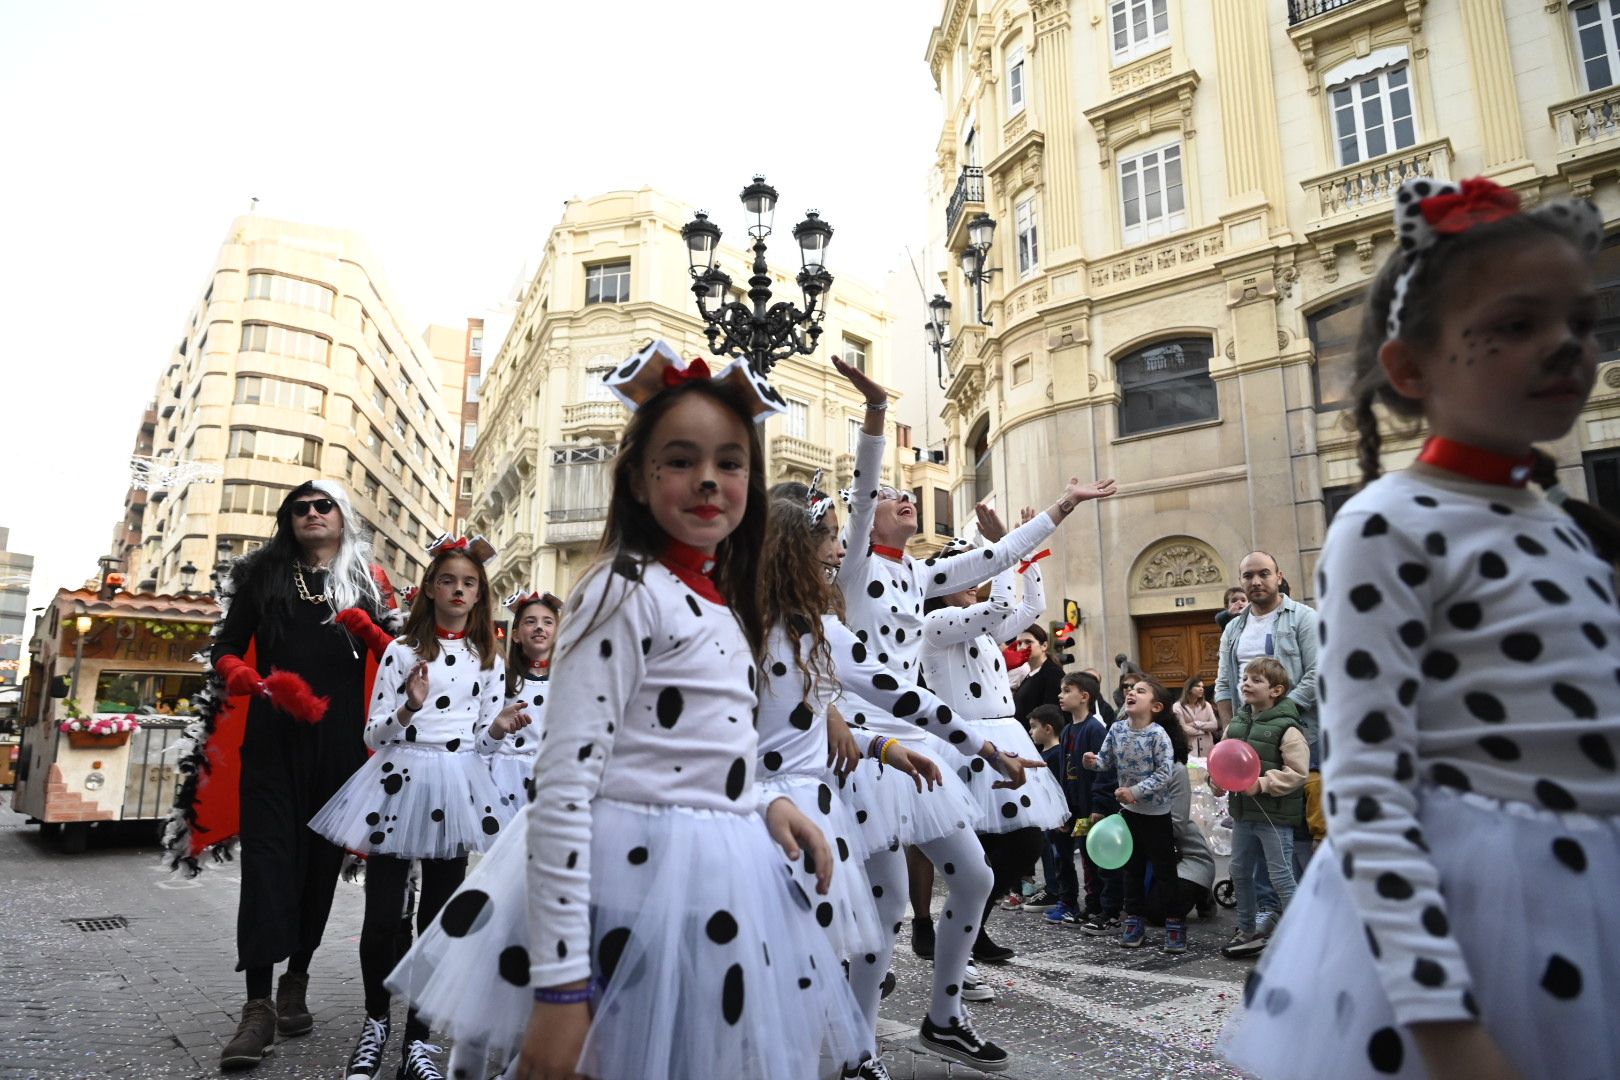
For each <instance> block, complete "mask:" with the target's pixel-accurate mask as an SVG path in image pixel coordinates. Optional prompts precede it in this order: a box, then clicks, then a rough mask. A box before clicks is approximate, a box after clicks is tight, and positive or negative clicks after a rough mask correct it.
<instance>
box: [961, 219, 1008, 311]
mask: <svg viewBox="0 0 1620 1080" xmlns="http://www.w3.org/2000/svg"><path fill="white" fill-rule="evenodd" d="M995 238H996V219H995V218H993V217H991V216H990V215H989V214H984V213H979V214H975V215H974V216H973V219H972V220H971V221H969V222H968V246H967V247H966V248H964V249H963V250H962V277H963V278H965V279H966V280H967V281H968V282H970V283H971V284H972V285H973V307H974V316H975V317H976V318H977V319H978V321H979V325H980V326H989V325H991V323H990V320H989V319H987V318H985V317H984V287H985V286H986V285H987V284H989V283H990V278H991V277H992V276H993V275H995V274H998V273H1000V272H1001V268H1000V267H995V266H990V265H988V264H989V262H990V243H991V241H993V240H994V239H995Z"/></svg>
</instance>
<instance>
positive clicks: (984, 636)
mask: <svg viewBox="0 0 1620 1080" xmlns="http://www.w3.org/2000/svg"><path fill="white" fill-rule="evenodd" d="M973 559H974V553H973V552H971V551H970V552H968V553H967V554H965V555H958V556H956V557H955V558H953V559H950V560H948V562H956V561H957V560H966V561H970V562H971V561H972V560H973ZM1019 581H1022V582H1023V583H1024V595H1023V598H1022V600H1019V599H1018V595H1017V594H1018V583H1019ZM1045 610H1046V593H1045V590H1044V587H1043V583H1042V579H1041V570H1040V566H1039V565H1031V566H1030V567H1029V569H1028V570H1027V571H1025V572H1024V573H1022V574H1020V573H1019V572H1018V570H1017V569H1016V568H1009V569H1006V570H1003V571H1002V572H1001V573H999V574H997V575H996V577H995V580H994V581H993V582H992V584H991V586H990V598H989V599H988V600H986V601H984V602H983V603H978V604H973V605H971V606H970V607H943V608H938V609H936V610H934V611H932V612H930V613H929V614H928V615H927V616H925V618H924V623H923V648H922V661H921V663H922V671H923V676H924V678H925V679H926V680H927V682H928V685H929V686H931V687H933V688H934V689H935V691H936V692H937V693H938V694H939V695H940V697H941V698H943V699H944V700H945V702H946V703H947V704H948V705H950V707H951V708H952V709H954V710H955V711H956V712H957V714H958V715H960V716H962V717H963V718H964V719H966V720H967V722H968V726H969V727H970V728H971V729H972V731H973V736H974V737H973V738H972V739H970V740H969V742H970V743H972V744H974V745H983V744H984V742H985V741H986V740H988V741H990V742H992V743H994V744H995V745H996V749H998V750H1002V751H1010V752H1012V753H1014V754H1017V755H1018V756H1019V757H1021V758H1023V759H1025V760H1026V761H1040V760H1041V752H1040V751H1039V750H1037V749H1036V748H1035V743H1034V742H1033V741H1032V740H1031V739H1030V737H1029V729H1028V728H1026V727H1025V726H1024V725H1023V724H1021V723H1019V722H1018V720H1017V719H1016V718H1014V716H1013V693H1012V686H1011V685H1010V684H1009V682H1008V681H1007V670H1006V662H1005V661H1004V660H1003V659H1002V656H1001V644H1000V643H1001V642H1003V641H1011V640H1012V639H1013V638H1015V637H1017V636H1018V635H1019V634H1020V633H1022V632H1023V631H1024V630H1025V629H1026V628H1028V626H1029V625H1030V623H1032V622H1034V621H1035V620H1037V619H1039V618H1040V616H1041V613H1042V612H1043V611H1045ZM942 764H948V765H949V766H950V767H952V768H954V769H955V770H956V772H957V774H958V776H960V778H961V779H962V780H963V782H964V783H966V784H967V785H968V788H969V790H970V791H971V792H972V794H973V798H974V805H975V813H976V821H975V824H974V829H975V831H977V832H987V833H1002V832H1012V831H1013V830H1015V829H1024V828H1029V827H1030V826H1037V827H1039V828H1043V829H1053V828H1056V827H1057V826H1059V825H1061V824H1062V823H1063V822H1064V821H1065V820H1066V819H1067V818H1068V816H1069V807H1068V801H1067V800H1066V799H1065V798H1064V796H1063V788H1062V787H1061V786H1060V784H1059V782H1058V779H1057V778H1056V777H1054V776H1053V775H1052V774H1051V773H1050V772H1049V771H1048V770H1046V769H1044V768H1036V769H1028V770H1026V772H1025V781H1024V784H1023V786H1022V787H1018V788H997V787H996V786H995V782H996V781H997V780H999V779H1000V776H999V774H997V773H996V772H995V771H994V770H992V769H990V768H989V767H988V766H987V765H986V764H985V762H984V760H983V759H982V758H979V757H975V756H973V755H971V754H969V755H964V754H961V753H955V752H953V753H952V755H951V757H950V759H949V760H948V762H944V763H942Z"/></svg>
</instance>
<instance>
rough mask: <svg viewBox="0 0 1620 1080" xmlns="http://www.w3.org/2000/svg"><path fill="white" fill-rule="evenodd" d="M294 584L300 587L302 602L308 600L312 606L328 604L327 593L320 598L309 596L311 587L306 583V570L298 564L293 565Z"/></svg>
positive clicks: (299, 594) (299, 593)
mask: <svg viewBox="0 0 1620 1080" xmlns="http://www.w3.org/2000/svg"><path fill="white" fill-rule="evenodd" d="M293 584H295V585H297V586H298V598H299V599H300V600H308V601H309V602H310V603H312V604H324V603H326V594H325V593H321V595H319V596H311V595H309V586H308V585H307V584H305V583H304V568H303V567H302V566H298V565H297V564H294V565H293Z"/></svg>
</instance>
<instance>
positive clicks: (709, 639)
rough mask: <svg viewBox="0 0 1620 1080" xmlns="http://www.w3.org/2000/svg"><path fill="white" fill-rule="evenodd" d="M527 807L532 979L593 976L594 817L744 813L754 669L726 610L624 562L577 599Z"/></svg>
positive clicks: (598, 572) (602, 573)
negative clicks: (597, 805)
mask: <svg viewBox="0 0 1620 1080" xmlns="http://www.w3.org/2000/svg"><path fill="white" fill-rule="evenodd" d="M568 613H569V615H568V618H566V619H564V620H563V624H562V629H561V632H560V633H559V634H558V639H557V647H556V652H555V659H554V660H553V661H552V676H551V684H550V693H549V694H547V698H548V702H547V707H546V733H545V738H544V739H543V740H542V741H541V744H540V757H539V760H538V761H537V762H536V763H535V799H534V802H532V803H531V804H530V806H529V856H530V857H529V868H528V874H529V926H530V941H531V944H532V947H533V955H532V957H531V967H530V974H531V976H532V978H533V981H534V985H536V986H557V985H560V984H563V983H568V982H573V981H574V980H577V979H584V978H586V977H588V976H589V975H590V973H591V965H590V940H591V938H590V902H591V803H592V800H594V799H596V798H597V797H603V798H609V799H617V800H620V801H624V802H631V803H642V804H646V805H650V806H681V807H690V808H696V809H704V810H718V811H731V812H735V813H739V814H746V813H751V812H752V811H753V810H754V809H755V806H756V800H755V789H754V761H755V748H756V741H757V740H756V735H755V731H754V707H755V703H756V699H755V683H756V680H757V674H756V672H755V668H754V658H753V656H752V654H751V652H750V650H749V647H748V640H747V638H746V637H745V636H744V635H743V630H742V626H741V624H740V623H739V622H738V621H737V618H736V616H735V615H734V614H733V613H732V611H731V609H730V608H728V607H726V606H725V605H723V604H719V603H715V602H713V601H711V600H708V599H705V598H704V597H702V596H700V595H698V593H697V592H695V591H694V590H693V589H691V588H689V587H688V586H687V585H686V584H685V583H684V582H682V581H681V579H680V578H679V577H678V576H676V574H675V573H674V572H673V571H671V570H670V569H669V568H668V567H666V566H664V565H663V564H662V563H657V562H653V563H646V564H642V563H640V562H639V561H638V560H636V559H634V558H632V557H629V556H624V555H621V556H620V557H619V558H618V559H616V560H614V561H613V563H612V565H611V567H610V566H606V565H603V566H599V567H597V568H595V569H593V570H592V571H591V572H590V573H588V574H587V575H586V577H585V579H584V580H583V581H581V582H580V584H579V585H578V587H577V588H576V589H575V590H574V593H573V595H572V597H571V598H570V601H569V604H568Z"/></svg>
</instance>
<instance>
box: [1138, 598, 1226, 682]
mask: <svg viewBox="0 0 1620 1080" xmlns="http://www.w3.org/2000/svg"><path fill="white" fill-rule="evenodd" d="M1136 639H1137V649H1136V662H1137V663H1138V664H1140V665H1141V667H1142V670H1143V671H1146V672H1147V673H1148V674H1149V675H1151V676H1153V677H1154V678H1155V679H1158V680H1159V681H1160V682H1162V683H1163V684H1164V685H1165V686H1167V687H1170V688H1171V689H1175V690H1179V689H1180V688H1181V687H1182V686H1184V685H1186V683H1187V680H1189V679H1191V678H1192V677H1193V676H1194V675H1201V676H1203V678H1204V680H1205V683H1206V687H1205V696H1206V697H1212V696H1213V694H1214V690H1215V675H1216V672H1217V670H1218V669H1219V668H1220V664H1221V628H1220V627H1218V626H1216V625H1215V612H1213V611H1200V612H1196V613H1190V614H1174V615H1140V616H1137V619H1136Z"/></svg>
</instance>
